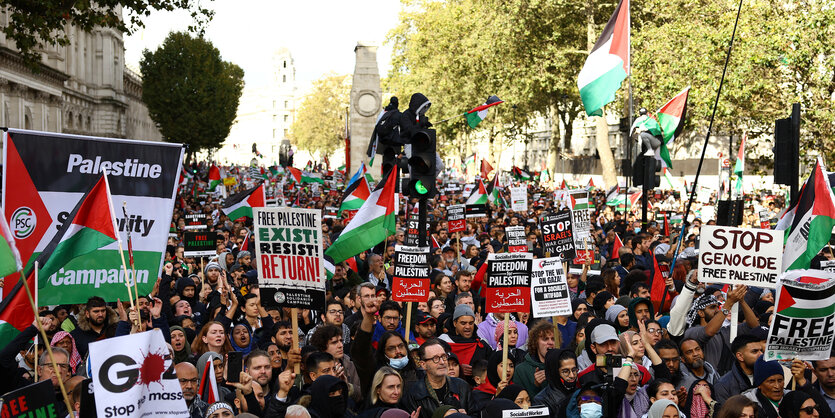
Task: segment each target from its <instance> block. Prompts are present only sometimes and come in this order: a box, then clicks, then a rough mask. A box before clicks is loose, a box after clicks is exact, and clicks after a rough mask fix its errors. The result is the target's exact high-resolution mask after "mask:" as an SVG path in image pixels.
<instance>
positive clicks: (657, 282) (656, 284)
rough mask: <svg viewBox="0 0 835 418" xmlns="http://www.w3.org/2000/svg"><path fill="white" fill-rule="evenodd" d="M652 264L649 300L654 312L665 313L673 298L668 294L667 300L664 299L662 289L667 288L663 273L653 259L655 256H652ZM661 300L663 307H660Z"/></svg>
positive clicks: (655, 259) (656, 260)
mask: <svg viewBox="0 0 835 418" xmlns="http://www.w3.org/2000/svg"><path fill="white" fill-rule="evenodd" d="M652 262H653V267H654V268H653V270H652V272H653V273H652V280H651V281H650V292H649V296H650V297H649V298H650V300H651V301H652V307H653V308H654V309H655V312H666V311H669V310H670V305H672V302H673V298H672V296H671V295H669V294H668V295H667V298H666V299H664V289H665V288H666V287H667V283H666V281H665V280H666V277H664V272H663V271H662V270H661V267H659V266H658V259H657V258H655V254H653V255H652ZM667 267H668V266H667ZM667 273H668V274H669V270H667ZM661 299H664V306H661Z"/></svg>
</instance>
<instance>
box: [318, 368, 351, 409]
mask: <svg viewBox="0 0 835 418" xmlns="http://www.w3.org/2000/svg"><path fill="white" fill-rule="evenodd" d="M308 410H309V411H310V415H312V416H316V417H320V418H343V417H349V416H353V415H349V413H348V385H347V384H346V383H345V382H343V381H342V380H339V379H338V378H336V377H333V376H331V375H322V376H320V377H319V378H317V379H316V380H315V381H314V382H313V383H312V384H311V385H310V405H309V406H308Z"/></svg>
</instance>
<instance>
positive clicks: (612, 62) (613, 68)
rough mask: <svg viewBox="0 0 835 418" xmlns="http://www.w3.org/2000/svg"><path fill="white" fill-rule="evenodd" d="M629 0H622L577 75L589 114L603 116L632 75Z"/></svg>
mask: <svg viewBox="0 0 835 418" xmlns="http://www.w3.org/2000/svg"><path fill="white" fill-rule="evenodd" d="M629 26H630V17H629V0H620V2H619V3H618V6H617V7H616V8H615V12H614V13H613V14H612V17H611V18H610V19H609V22H608V23H606V27H605V28H603V33H602V34H601V35H600V39H598V40H597V42H596V43H595V44H594V47H592V49H591V51H590V52H589V56H588V57H587V58H586V63H585V64H584V65H583V68H582V69H581V70H580V75H579V76H578V78H577V87H578V88H579V89H580V98H581V99H582V101H583V107H584V108H585V109H586V114H587V115H589V116H602V115H603V106H606V104H608V103H610V102H611V101H613V100H615V93H616V92H617V91H618V89H619V88H620V84H621V82H622V81H623V80H624V79H626V76H627V75H628V74H629Z"/></svg>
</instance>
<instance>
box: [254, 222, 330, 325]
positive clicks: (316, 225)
mask: <svg viewBox="0 0 835 418" xmlns="http://www.w3.org/2000/svg"><path fill="white" fill-rule="evenodd" d="M252 209H253V216H254V219H253V226H254V229H255V236H256V237H257V241H256V242H257V245H256V246H255V255H256V257H257V258H258V284H259V285H260V286H261V287H267V288H275V289H276V292H275V296H274V297H275V301H276V303H278V305H279V306H286V307H294V308H303V309H322V308H324V307H325V282H326V277H325V265H324V264H323V263H322V212H321V211H320V210H318V209H297V208H252Z"/></svg>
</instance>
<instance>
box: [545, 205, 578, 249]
mask: <svg viewBox="0 0 835 418" xmlns="http://www.w3.org/2000/svg"><path fill="white" fill-rule="evenodd" d="M542 243H543V245H544V247H545V252H547V253H550V254H551V255H559V256H560V257H562V258H563V259H565V260H569V259H572V258H574V234H573V232H572V230H571V212H570V211H567V210H566V211H562V212H558V213H556V214H548V215H545V216H543V217H542Z"/></svg>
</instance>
